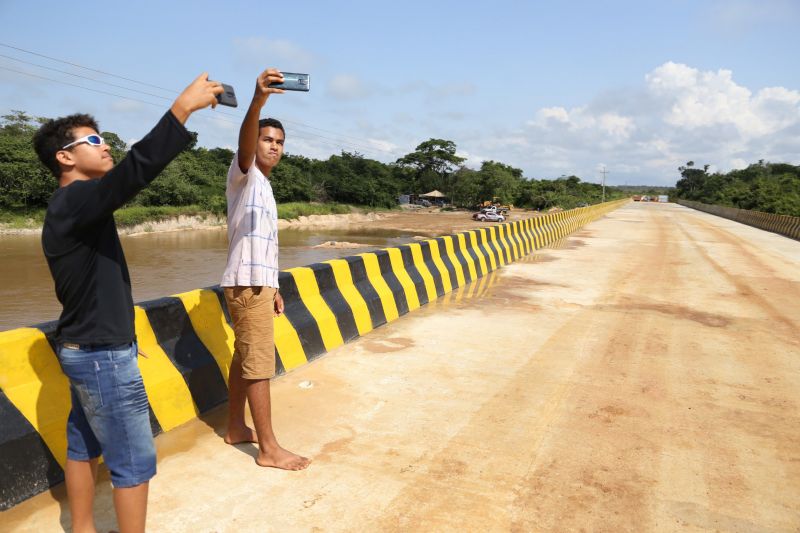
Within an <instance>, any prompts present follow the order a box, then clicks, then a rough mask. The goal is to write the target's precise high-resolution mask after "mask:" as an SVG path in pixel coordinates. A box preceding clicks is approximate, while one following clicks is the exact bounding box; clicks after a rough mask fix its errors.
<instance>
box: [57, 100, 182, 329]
mask: <svg viewBox="0 0 800 533" xmlns="http://www.w3.org/2000/svg"><path fill="white" fill-rule="evenodd" d="M189 142H190V136H189V132H188V131H187V130H186V128H184V126H183V124H181V123H180V122H178V119H176V118H175V116H174V115H173V114H172V112H170V111H168V112H167V113H166V114H165V115H164V116H163V117H162V118H161V120H160V121H159V122H158V124H156V126H155V127H154V128H153V129H152V130H151V131H150V133H148V134H147V136H145V137H144V138H143V139H142V140H140V141H139V142H137V143H136V144H134V145H133V146H132V147H131V149H130V151H129V152H128V155H127V156H125V158H124V159H123V160H122V161H120V162H119V164H117V165H116V166H115V167H114V168H113V169H112V170H111V171H109V172H108V174H106V175H105V176H103V177H102V178H100V179H96V180H88V181H74V182H72V183H70V184H69V185H67V186H66V187H61V188H59V189H58V190H56V192H55V193H53V196H52V198H51V199H50V203H49V205H48V208H47V214H46V215H45V218H44V229H43V230H42V248H43V249H44V255H45V257H46V258H47V263H48V265H49V266H50V272H51V273H52V275H53V280H54V281H55V288H56V296H57V297H58V300H59V301H60V302H61V304H62V305H63V307H64V309H63V311H62V313H61V317H60V318H59V320H58V328H57V330H56V336H57V339H58V341H60V342H69V343H76V344H93V345H99V344H124V343H129V342H133V341H134V340H135V338H136V335H135V330H134V319H133V317H134V313H133V298H132V296H131V280H130V276H129V275H128V265H127V264H126V262H125V255H124V253H123V252H122V245H121V244H120V241H119V236H118V235H117V226H116V223H115V222H114V211H115V210H116V209H118V208H119V207H121V206H122V205H124V204H125V203H126V202H127V201H129V200H130V199H132V198H133V197H134V196H135V195H136V193H138V192H139V191H140V190H142V189H143V188H144V187H146V186H147V185H148V184H149V183H150V182H151V181H153V180H154V179H155V178H156V176H158V174H159V173H160V172H161V171H162V170H164V167H166V166H167V164H169V162H170V161H172V159H174V158H175V156H177V155H178V154H179V153H180V152H181V151H182V150H183V149H184V148H185V147H186V146H187V145H188V144H189Z"/></svg>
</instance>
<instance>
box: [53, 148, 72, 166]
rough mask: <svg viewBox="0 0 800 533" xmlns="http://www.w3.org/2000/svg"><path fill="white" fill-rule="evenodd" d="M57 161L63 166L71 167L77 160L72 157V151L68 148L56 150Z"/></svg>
mask: <svg viewBox="0 0 800 533" xmlns="http://www.w3.org/2000/svg"><path fill="white" fill-rule="evenodd" d="M56 161H57V162H58V164H59V165H61V166H62V167H67V168H71V167H74V166H75V161H74V160H73V159H72V153H71V152H68V151H67V150H59V151H58V152H56Z"/></svg>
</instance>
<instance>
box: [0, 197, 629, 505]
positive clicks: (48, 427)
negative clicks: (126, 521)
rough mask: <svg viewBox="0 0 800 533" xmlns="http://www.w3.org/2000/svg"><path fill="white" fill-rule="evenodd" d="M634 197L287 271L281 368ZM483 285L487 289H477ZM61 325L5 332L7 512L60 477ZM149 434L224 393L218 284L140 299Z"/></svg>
mask: <svg viewBox="0 0 800 533" xmlns="http://www.w3.org/2000/svg"><path fill="white" fill-rule="evenodd" d="M625 202H627V200H621V201H615V202H606V203H604V204H599V205H595V206H591V207H585V208H579V209H573V210H570V211H563V212H560V213H551V214H547V215H545V216H541V217H537V218H529V219H525V220H518V221H514V222H506V223H503V224H498V225H491V226H483V227H480V228H476V229H474V230H469V231H464V232H461V233H457V234H454V235H448V236H444V237H438V238H434V239H428V240H424V241H420V242H414V243H410V244H405V245H402V246H397V247H394V248H388V249H384V250H378V251H375V252H368V253H362V254H358V255H355V256H351V257H345V258H344V259H332V260H330V261H325V262H323V263H316V264H312V265H309V266H305V267H298V268H290V269H288V270H286V271H282V272H281V273H280V276H279V282H280V286H281V294H282V295H283V297H284V301H285V306H286V308H285V312H284V313H283V314H282V315H281V316H279V317H277V318H275V346H276V355H277V357H276V366H277V369H276V370H277V373H278V374H283V373H285V372H288V371H290V370H292V369H294V368H297V367H298V366H301V365H303V364H305V363H307V362H308V361H310V360H312V359H314V358H316V357H319V356H320V355H322V354H323V353H325V352H327V351H329V350H332V349H333V348H336V347H337V346H339V345H341V344H343V343H345V342H348V341H350V340H352V339H354V338H356V337H359V336H362V335H365V334H367V333H368V332H370V331H371V330H373V329H375V328H377V327H380V326H382V325H384V324H387V323H389V322H392V321H394V320H397V319H398V318H399V317H400V316H402V315H404V314H406V313H409V312H411V311H413V310H415V309H417V308H419V307H420V306H422V305H425V304H426V303H429V302H432V301H434V300H436V299H438V298H441V297H443V296H449V295H450V294H451V293H452V292H453V291H454V290H456V289H459V290H460V288H464V287H467V286H478V285H479V284H476V283H472V282H476V281H478V280H480V279H481V278H483V279H484V280H485V279H486V277H487V274H489V273H491V272H493V271H495V270H497V269H498V268H500V267H502V266H503V265H506V264H508V263H511V262H513V261H515V260H517V259H519V258H520V257H523V256H525V255H527V254H530V253H531V252H533V251H534V250H537V249H539V248H542V247H544V246H547V245H548V244H551V243H553V242H556V241H558V240H559V239H561V238H563V237H564V236H566V235H568V234H569V233H572V232H573V231H575V230H577V229H578V228H580V227H582V226H584V225H586V224H587V223H589V222H591V221H592V220H595V219H597V218H599V217H601V216H603V215H604V214H606V213H607V212H609V211H611V210H613V209H616V208H617V207H619V206H620V205H622V204H623V203H625ZM482 286H483V285H482V282H481V284H480V287H482ZM55 326H56V323H55V322H48V323H45V324H40V325H38V326H35V327H30V328H19V329H14V330H9V331H4V332H0V430H1V431H0V510H3V509H8V508H10V507H13V506H14V505H16V504H17V503H19V502H21V501H23V500H25V499H27V498H30V497H31V496H34V495H36V494H38V493H40V492H42V491H44V490H47V489H48V488H49V487H51V486H53V485H55V484H57V483H59V482H61V481H62V480H63V479H64V473H63V466H64V464H65V461H66V450H67V441H66V434H65V428H66V423H67V416H68V415H69V410H70V394H69V383H68V381H67V378H66V377H65V376H64V374H63V373H62V372H61V367H60V365H59V362H58V359H57V357H56V354H55V339H54V333H55ZM135 326H136V336H137V339H138V342H139V348H140V351H141V352H142V354H143V356H141V357H139V368H140V369H141V372H142V378H143V380H144V385H145V389H146V391H147V396H148V400H149V404H150V421H151V427H152V431H153V434H154V435H157V434H159V433H161V432H163V431H169V430H171V429H173V428H175V427H177V426H180V425H181V424H184V423H186V422H188V421H189V420H192V419H193V418H195V417H197V416H198V415H199V414H201V413H204V412H206V411H208V410H210V409H211V408H213V407H215V406H217V405H219V404H221V403H223V402H225V401H226V399H227V380H228V371H229V369H230V363H231V358H232V355H233V338H234V336H233V330H232V329H231V325H230V316H229V314H228V311H227V308H226V306H225V299H224V297H223V295H222V290H221V289H220V287H211V288H206V289H197V290H193V291H189V292H185V293H182V294H176V295H174V296H170V297H166V298H160V299H157V300H151V301H147V302H144V303H141V304H138V305H136V306H135Z"/></svg>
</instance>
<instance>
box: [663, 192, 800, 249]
mask: <svg viewBox="0 0 800 533" xmlns="http://www.w3.org/2000/svg"><path fill="white" fill-rule="evenodd" d="M677 202H678V203H679V204H680V205H683V206H686V207H691V208H692V209H697V210H698V211H704V212H706V213H711V214H712V215H717V216H718V217H722V218H727V219H730V220H733V221H736V222H740V223H742V224H747V225H748V226H753V227H755V228H758V229H763V230H766V231H771V232H772V233H777V234H779V235H783V236H784V237H789V238H791V239H795V240H800V217H792V216H788V215H775V214H773V213H762V212H761V211H749V210H747V209H738V208H736V207H725V206H721V205H712V204H704V203H701V202H692V201H690V200H678V201H677Z"/></svg>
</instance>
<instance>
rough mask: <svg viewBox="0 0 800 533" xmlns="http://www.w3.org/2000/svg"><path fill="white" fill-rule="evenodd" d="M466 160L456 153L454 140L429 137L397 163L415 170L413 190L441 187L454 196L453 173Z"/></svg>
mask: <svg viewBox="0 0 800 533" xmlns="http://www.w3.org/2000/svg"><path fill="white" fill-rule="evenodd" d="M464 161H465V159H464V158H463V157H459V156H457V155H456V144H455V143H454V142H453V141H447V140H444V139H428V140H427V141H425V142H423V143H421V144H419V145H418V146H417V148H416V149H415V150H414V151H413V152H411V153H409V154H406V155H404V156H403V157H401V158H400V159H398V160H397V164H398V165H400V166H405V167H410V168H412V169H413V170H414V173H413V174H412V181H411V183H409V189H410V190H411V192H415V193H426V192H429V191H430V190H431V189H439V190H441V191H442V192H443V193H444V194H445V195H447V196H448V197H452V193H453V187H454V185H455V183H454V182H453V179H452V174H453V172H454V171H455V170H456V168H457V167H458V166H459V165H461V164H462V163H463V162H464ZM422 189H425V190H422Z"/></svg>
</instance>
